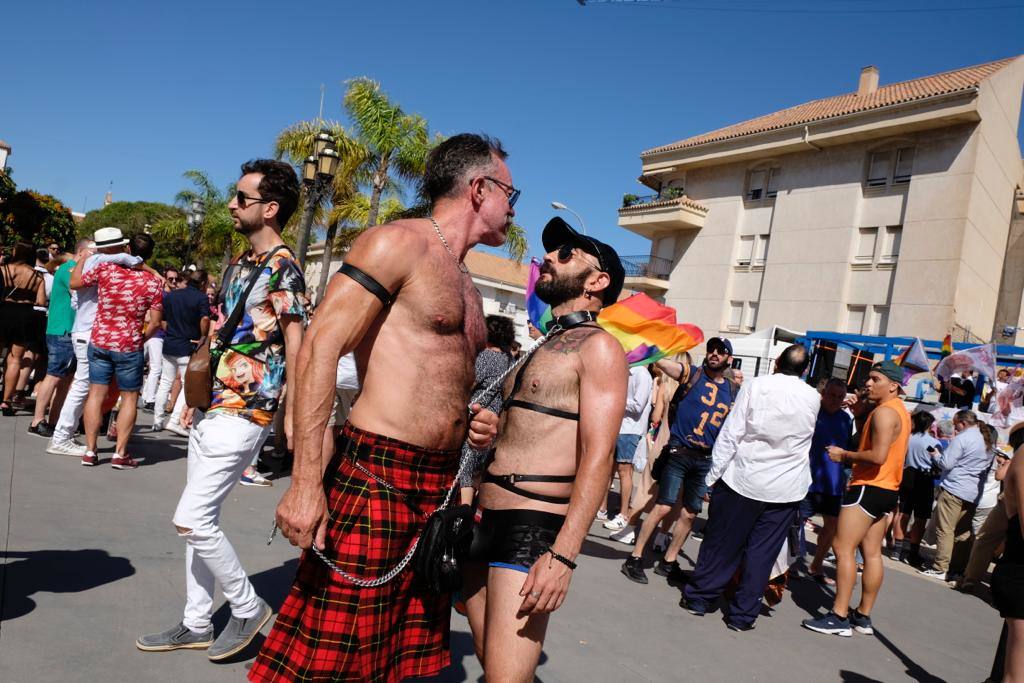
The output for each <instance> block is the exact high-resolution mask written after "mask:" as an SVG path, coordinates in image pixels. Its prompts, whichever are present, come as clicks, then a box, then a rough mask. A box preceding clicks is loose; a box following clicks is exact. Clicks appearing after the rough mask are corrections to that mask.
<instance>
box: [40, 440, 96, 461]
mask: <svg viewBox="0 0 1024 683" xmlns="http://www.w3.org/2000/svg"><path fill="white" fill-rule="evenodd" d="M86 450H87V449H86V447H85V445H84V444H80V443H78V442H77V441H75V440H73V439H69V440H68V441H54V440H53V439H50V445H49V446H47V447H46V452H47V453H49V454H51V455H71V456H74V457H76V458H81V457H82V456H83V455H85V451H86Z"/></svg>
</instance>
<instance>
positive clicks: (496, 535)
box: [468, 508, 565, 572]
mask: <svg viewBox="0 0 1024 683" xmlns="http://www.w3.org/2000/svg"><path fill="white" fill-rule="evenodd" d="M563 522H565V515H556V514H553V513H551V512H540V511H538V510H488V509H486V508H485V509H484V511H483V513H482V515H481V517H480V522H479V523H478V524H477V525H476V526H475V527H473V545H472V546H471V548H470V551H469V558H468V559H469V561H471V562H487V563H488V564H489V565H490V566H491V567H500V568H503V569H515V570H516V571H521V572H529V571H530V567H532V566H533V563H534V562H536V561H537V558H539V557H540V556H541V555H543V554H544V553H546V552H547V551H548V548H550V547H551V544H552V543H554V542H555V538H556V537H557V536H558V532H559V531H561V530H562V523H563Z"/></svg>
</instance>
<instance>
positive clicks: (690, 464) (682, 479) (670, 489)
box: [658, 450, 711, 514]
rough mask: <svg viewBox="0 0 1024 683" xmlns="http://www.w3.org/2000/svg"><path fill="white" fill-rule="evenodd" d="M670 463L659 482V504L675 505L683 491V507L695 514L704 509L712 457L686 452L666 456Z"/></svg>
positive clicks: (667, 464) (667, 463) (666, 465)
mask: <svg viewBox="0 0 1024 683" xmlns="http://www.w3.org/2000/svg"><path fill="white" fill-rule="evenodd" d="M664 457H666V458H668V462H666V463H665V470H664V471H663V472H662V474H661V481H659V482H658V504H659V505H675V503H676V501H677V500H679V493H680V490H682V500H683V506H684V507H685V508H686V509H687V510H689V511H690V512H692V513H694V514H700V511H701V510H703V509H704V495H705V494H706V493H707V492H708V487H707V485H706V484H705V483H704V479H705V478H706V477H707V476H708V472H709V471H710V470H711V456H710V455H709V456H708V457H702V456H701V455H699V454H696V453H693V452H692V451H686V450H684V451H683V452H682V453H680V454H678V455H670V454H665V456H664Z"/></svg>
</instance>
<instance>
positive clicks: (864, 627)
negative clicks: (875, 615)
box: [850, 609, 875, 636]
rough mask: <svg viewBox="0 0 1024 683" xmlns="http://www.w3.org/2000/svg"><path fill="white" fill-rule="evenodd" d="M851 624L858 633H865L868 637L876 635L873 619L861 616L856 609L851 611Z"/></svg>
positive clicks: (864, 615)
mask: <svg viewBox="0 0 1024 683" xmlns="http://www.w3.org/2000/svg"><path fill="white" fill-rule="evenodd" d="M850 624H851V625H852V626H853V630H854V631H856V632H857V633H863V634H864V635H866V636H873V635H874V634H875V629H873V628H872V627H871V617H869V616H867V615H866V614H861V613H860V612H858V611H857V610H855V609H854V610H850Z"/></svg>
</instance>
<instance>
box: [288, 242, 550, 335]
mask: <svg viewBox="0 0 1024 683" xmlns="http://www.w3.org/2000/svg"><path fill="white" fill-rule="evenodd" d="M323 253H324V245H323V243H322V242H321V243H318V244H314V245H312V246H311V247H310V248H309V250H308V251H307V252H306V254H307V256H306V286H307V288H308V289H309V290H310V291H312V292H316V291H317V287H319V285H320V274H321V271H322V269H323V263H322V259H323ZM341 262H342V259H341V257H340V256H339V257H335V258H334V259H333V260H332V261H331V267H330V269H329V271H328V272H329V273H336V272H337V271H338V268H340V267H341ZM466 267H467V268H469V273H470V276H471V277H472V278H473V284H475V285H476V288H477V291H479V292H480V298H481V299H483V305H484V315H504V316H506V317H508V318H511V319H512V321H513V322H514V323H515V328H516V340H517V341H518V342H519V343H520V344H522V345H524V346H525V345H527V343H528V342H529V341H530V337H529V333H528V332H527V328H526V323H527V316H526V279H527V277H528V275H529V272H530V268H529V265H527V264H523V263H518V262H516V261H513V260H511V259H507V258H502V257H501V256H496V255H495V254H491V253H489V252H486V251H479V250H476V249H473V250H470V252H469V253H468V254H466Z"/></svg>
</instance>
